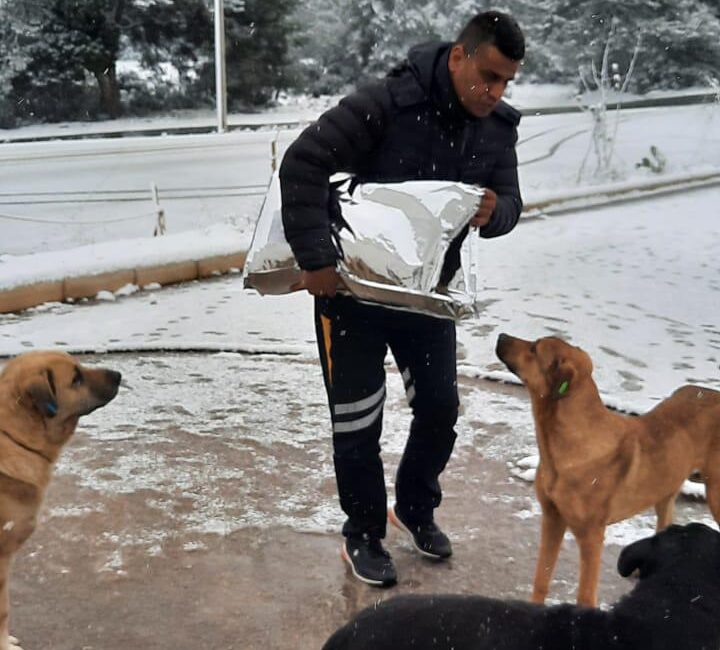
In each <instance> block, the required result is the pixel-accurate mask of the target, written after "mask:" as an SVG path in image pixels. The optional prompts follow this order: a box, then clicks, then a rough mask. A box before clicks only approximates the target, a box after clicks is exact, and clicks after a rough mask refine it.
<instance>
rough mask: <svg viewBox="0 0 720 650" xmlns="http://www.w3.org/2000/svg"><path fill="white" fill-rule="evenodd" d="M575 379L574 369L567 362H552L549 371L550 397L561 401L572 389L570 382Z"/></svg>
mask: <svg viewBox="0 0 720 650" xmlns="http://www.w3.org/2000/svg"><path fill="white" fill-rule="evenodd" d="M574 378H575V368H573V367H572V365H570V364H569V363H568V362H567V361H558V360H557V359H556V360H555V361H553V363H552V365H551V366H550V371H549V380H550V381H549V383H550V397H551V398H552V399H562V398H563V397H566V396H567V395H568V394H569V393H570V391H571V389H572V381H573V379H574Z"/></svg>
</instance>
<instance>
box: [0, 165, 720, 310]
mask: <svg viewBox="0 0 720 650" xmlns="http://www.w3.org/2000/svg"><path fill="white" fill-rule="evenodd" d="M718 184H720V172H705V173H702V174H696V175H688V176H687V177H683V178H674V179H669V180H665V181H661V180H658V181H655V182H648V183H644V184H641V185H636V186H633V187H630V186H626V187H622V188H616V189H614V190H613V189H608V190H597V189H592V190H590V188H588V189H589V190H590V191H587V192H584V193H583V192H581V191H578V192H577V193H570V194H569V195H565V196H557V197H552V198H548V199H544V200H542V201H536V202H533V203H528V204H526V205H525V209H524V211H523V215H525V216H527V217H532V216H536V215H544V214H546V215H553V214H562V213H563V212H569V211H577V210H583V209H593V208H598V207H601V206H604V205H613V204H617V203H622V202H627V201H638V200H642V199H646V198H651V197H656V196H660V195H664V194H671V193H673V192H679V191H689V190H693V189H702V188H706V187H711V186H713V185H718ZM577 202H581V204H578V203H577ZM246 255H247V251H238V252H237V253H234V254H232V255H219V256H214V257H208V258H204V259H199V260H190V261H184V262H173V263H170V264H163V265H160V266H147V267H137V268H134V269H129V270H122V271H114V272H111V273H101V274H98V275H90V276H79V277H70V278H65V279H63V280H57V281H53V282H37V283H34V284H28V285H23V286H19V287H14V288H13V289H9V290H2V289H0V314H3V313H10V312H19V311H22V310H23V309H28V308H30V307H36V306H37V305H41V304H43V303H45V302H62V301H66V300H78V299H81V298H93V297H95V296H96V295H97V294H98V293H99V292H100V291H117V290H118V289H120V288H121V287H123V286H125V285H127V284H135V285H137V286H139V287H144V286H146V285H148V284H151V283H157V284H160V285H167V284H177V283H179V282H188V281H190V280H199V279H203V278H208V277H211V276H214V275H220V274H223V273H228V272H229V271H230V270H231V269H242V268H243V266H244V265H245V257H246Z"/></svg>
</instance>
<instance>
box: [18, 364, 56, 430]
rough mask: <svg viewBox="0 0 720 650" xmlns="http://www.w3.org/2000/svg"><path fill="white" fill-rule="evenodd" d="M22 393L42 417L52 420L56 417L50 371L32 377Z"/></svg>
mask: <svg viewBox="0 0 720 650" xmlns="http://www.w3.org/2000/svg"><path fill="white" fill-rule="evenodd" d="M24 392H25V394H26V395H27V396H28V397H29V398H30V401H31V402H32V404H33V406H34V407H35V408H36V409H37V410H38V411H39V412H40V413H41V414H42V415H43V417H47V418H52V417H55V415H57V412H58V405H57V397H56V396H55V381H54V378H53V375H52V371H50V370H49V371H47V372H45V373H43V374H42V375H40V376H39V377H33V378H32V379H31V380H30V381H28V382H27V383H26V384H25V386H24Z"/></svg>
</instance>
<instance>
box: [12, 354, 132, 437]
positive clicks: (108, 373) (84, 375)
mask: <svg viewBox="0 0 720 650" xmlns="http://www.w3.org/2000/svg"><path fill="white" fill-rule="evenodd" d="M120 379H121V375H120V373H119V372H116V371H114V370H106V369H104V368H88V367H85V366H83V365H81V364H80V363H79V362H78V361H77V359H75V358H73V357H72V356H70V355H69V354H67V353H65V352H58V351H51V352H27V353H25V354H21V355H19V356H17V357H15V358H13V359H11V360H10V361H9V362H8V363H7V364H6V365H5V367H4V368H3V370H2V373H0V389H2V396H3V398H4V399H6V400H8V401H9V404H4V405H3V407H4V408H3V415H4V417H3V418H0V425H2V426H3V427H5V426H7V427H8V428H12V429H13V430H14V432H15V433H19V434H21V435H23V437H24V436H26V435H30V434H31V432H32V431H34V430H36V429H37V430H41V431H43V432H44V436H45V443H49V444H50V445H51V446H55V445H61V444H63V443H64V442H65V441H66V440H67V438H68V437H69V436H70V435H71V434H72V432H73V431H74V429H75V425H76V424H77V421H78V419H79V418H80V416H82V415H87V414H88V413H92V412H93V411H94V410H95V409H97V408H100V407H101V406H105V404H107V403H108V402H109V401H110V400H112V399H113V398H114V397H115V395H117V392H118V387H119V385H120ZM3 420H4V421H3ZM29 422H30V423H34V424H28V423H29ZM39 423H41V424H42V426H41V427H38V426H37V425H38V424H39ZM25 442H28V441H27V440H26V441H25ZM38 442H40V441H34V444H30V446H31V447H32V448H35V447H36V446H37V443H38Z"/></svg>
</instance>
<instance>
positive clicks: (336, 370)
mask: <svg viewBox="0 0 720 650" xmlns="http://www.w3.org/2000/svg"><path fill="white" fill-rule="evenodd" d="M315 326H316V334H317V340H318V347H319V350H320V359H321V363H322V368H323V377H324V379H325V388H326V390H327V394H328V402H329V405H330V415H331V420H332V425H333V450H334V455H333V458H334V462H335V476H336V479H337V486H338V495H339V497H340V506H341V507H342V509H343V511H344V512H345V514H346V515H347V517H348V518H347V521H346V522H345V525H344V526H343V534H344V535H346V536H347V535H360V534H368V535H369V536H371V537H377V538H383V537H385V528H386V508H387V495H386V491H385V477H384V473H383V466H382V460H381V459H380V434H381V432H382V417H383V406H384V403H385V369H384V360H385V355H386V352H387V346H386V343H385V337H384V334H383V331H382V320H381V318H379V314H378V312H377V308H374V307H368V306H365V305H361V304H359V303H357V302H355V301H354V300H352V299H350V298H347V297H344V296H338V297H336V298H332V299H323V298H317V299H316V300H315Z"/></svg>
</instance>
